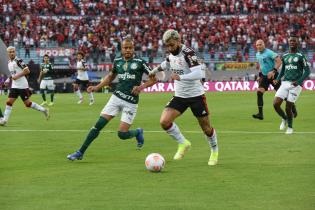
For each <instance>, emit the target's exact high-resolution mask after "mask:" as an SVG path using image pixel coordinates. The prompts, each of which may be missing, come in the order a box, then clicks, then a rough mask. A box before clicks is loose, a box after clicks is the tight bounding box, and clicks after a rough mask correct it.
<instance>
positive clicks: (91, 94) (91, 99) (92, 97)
mask: <svg viewBox="0 0 315 210" xmlns="http://www.w3.org/2000/svg"><path fill="white" fill-rule="evenodd" d="M89 97H90V101H94V96H93V93H92V92H91V93H89Z"/></svg>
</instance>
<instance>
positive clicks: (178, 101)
mask: <svg viewBox="0 0 315 210" xmlns="http://www.w3.org/2000/svg"><path fill="white" fill-rule="evenodd" d="M166 107H167V108H172V109H176V110H177V111H179V112H180V113H184V112H185V111H186V109H187V108H188V107H190V109H191V111H192V113H193V114H194V115H195V117H204V116H208V115H209V111H208V105H207V99H206V96H205V95H201V96H196V97H192V98H180V97H177V96H173V98H172V99H171V100H170V101H169V102H168V104H167V105H166Z"/></svg>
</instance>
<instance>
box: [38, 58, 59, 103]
mask: <svg viewBox="0 0 315 210" xmlns="http://www.w3.org/2000/svg"><path fill="white" fill-rule="evenodd" d="M53 75H54V70H53V66H52V64H51V63H50V62H49V56H48V55H47V54H45V55H44V62H43V63H42V64H41V67H40V73H39V77H38V80H37V82H38V83H40V92H41V94H42V98H43V103H41V106H44V105H47V101H46V94H45V91H46V90H47V93H50V103H49V104H48V105H49V106H53V105H54V92H55V84H54V80H53Z"/></svg>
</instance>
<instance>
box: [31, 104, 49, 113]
mask: <svg viewBox="0 0 315 210" xmlns="http://www.w3.org/2000/svg"><path fill="white" fill-rule="evenodd" d="M31 107H32V108H33V109H35V110H37V111H40V112H45V111H46V109H45V108H44V107H42V106H40V105H38V104H37V103H35V102H32V105H31Z"/></svg>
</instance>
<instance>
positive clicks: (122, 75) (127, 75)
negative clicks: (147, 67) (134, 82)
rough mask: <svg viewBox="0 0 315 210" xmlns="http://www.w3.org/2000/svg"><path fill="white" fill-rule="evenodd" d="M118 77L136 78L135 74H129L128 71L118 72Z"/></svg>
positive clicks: (123, 78) (124, 78)
mask: <svg viewBox="0 0 315 210" xmlns="http://www.w3.org/2000/svg"><path fill="white" fill-rule="evenodd" d="M118 78H119V79H122V80H126V79H136V75H135V74H129V73H128V72H125V73H123V74H118Z"/></svg>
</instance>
